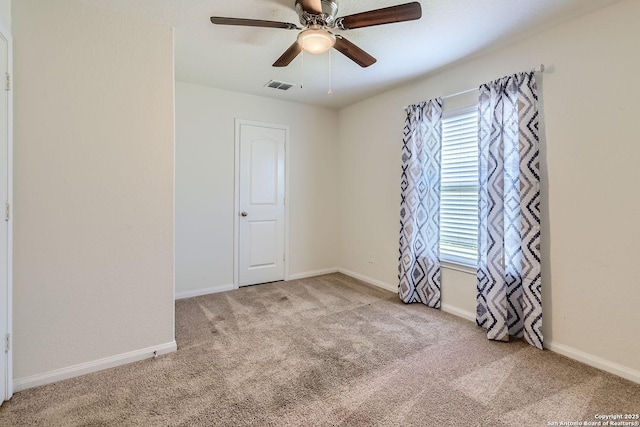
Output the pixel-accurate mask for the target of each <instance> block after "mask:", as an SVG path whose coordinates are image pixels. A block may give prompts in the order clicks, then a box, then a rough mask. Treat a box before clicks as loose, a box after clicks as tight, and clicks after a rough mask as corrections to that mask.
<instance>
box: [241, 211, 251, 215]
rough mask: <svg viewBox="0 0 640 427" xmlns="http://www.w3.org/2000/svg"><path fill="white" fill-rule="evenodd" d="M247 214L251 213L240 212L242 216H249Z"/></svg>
mask: <svg viewBox="0 0 640 427" xmlns="http://www.w3.org/2000/svg"><path fill="white" fill-rule="evenodd" d="M247 215H249V214H248V213H247V212H245V211H242V212H240V216H247Z"/></svg>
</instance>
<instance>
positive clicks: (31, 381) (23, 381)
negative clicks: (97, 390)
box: [13, 340, 178, 392]
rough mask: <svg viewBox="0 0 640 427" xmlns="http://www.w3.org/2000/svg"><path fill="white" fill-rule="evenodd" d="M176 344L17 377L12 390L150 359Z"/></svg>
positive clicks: (16, 390)
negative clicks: (154, 354)
mask: <svg viewBox="0 0 640 427" xmlns="http://www.w3.org/2000/svg"><path fill="white" fill-rule="evenodd" d="M177 349H178V346H177V344H176V342H175V340H174V341H171V342H169V343H166V344H160V345H156V346H153V347H147V348H142V349H140V350H134V351H130V352H128V353H122V354H117V355H115V356H110V357H105V358H104V359H98V360H94V361H91V362H86V363H80V364H78V365H74V366H69V367H67V368H62V369H56V370H53V371H49V372H45V373H43V374H38V375H32V376H30V377H25V378H17V379H15V380H14V381H13V391H14V392H18V391H22V390H26V389H28V388H32V387H38V386H41V385H45V384H50V383H54V382H57V381H62V380H66V379H69V378H73V377H78V376H80V375H85V374H90V373H92V372H98V371H102V370H103V369H109V368H114V367H116V366H120V365H126V364H128V363H132V362H137V361H139V360H144V359H150V358H152V357H153V352H154V351H157V355H158V356H160V355H163V354H167V353H171V352H174V351H176V350H177Z"/></svg>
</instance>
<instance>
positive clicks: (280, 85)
mask: <svg viewBox="0 0 640 427" xmlns="http://www.w3.org/2000/svg"><path fill="white" fill-rule="evenodd" d="M265 86H266V87H270V88H273V89H280V90H289V89H291V88H292V87H293V86H294V84H293V83H287V82H279V81H277V80H269V81H268V82H267V84H266V85H265Z"/></svg>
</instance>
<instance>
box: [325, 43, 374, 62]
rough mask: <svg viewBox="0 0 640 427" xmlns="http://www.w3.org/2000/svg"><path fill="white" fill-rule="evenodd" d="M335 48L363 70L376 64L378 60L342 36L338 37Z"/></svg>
mask: <svg viewBox="0 0 640 427" xmlns="http://www.w3.org/2000/svg"><path fill="white" fill-rule="evenodd" d="M333 47H334V48H335V49H336V50H337V51H338V52H340V53H342V54H343V55H344V56H346V57H347V58H349V59H351V60H352V61H353V62H355V63H356V64H358V65H359V66H361V67H362V68H366V67H368V66H369V65H373V64H374V63H375V62H376V58H374V57H373V56H371V55H369V54H368V53H367V52H365V51H364V50H362V49H360V48H359V47H358V46H356V45H355V44H353V43H351V42H350V41H349V40H347V39H345V38H344V37H342V36H336V44H334V45H333Z"/></svg>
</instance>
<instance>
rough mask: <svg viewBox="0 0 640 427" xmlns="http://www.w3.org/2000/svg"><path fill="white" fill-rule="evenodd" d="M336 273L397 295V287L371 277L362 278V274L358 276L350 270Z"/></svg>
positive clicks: (341, 270) (343, 269) (342, 269)
mask: <svg viewBox="0 0 640 427" xmlns="http://www.w3.org/2000/svg"><path fill="white" fill-rule="evenodd" d="M338 271H339V272H340V273H342V274H345V275H347V276H349V277H353V278H354V279H358V280H362V281H363V282H367V283H369V284H370V285H374V286H376V287H378V288H382V289H384V290H386V291H389V292H393V293H394V294H397V293H398V287H397V286H394V285H390V284H388V283H385V282H383V281H381V280H376V279H372V278H371V277H367V276H364V275H362V274H358V273H356V272H353V271H351V270H347V269H345V268H339V269H338Z"/></svg>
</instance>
